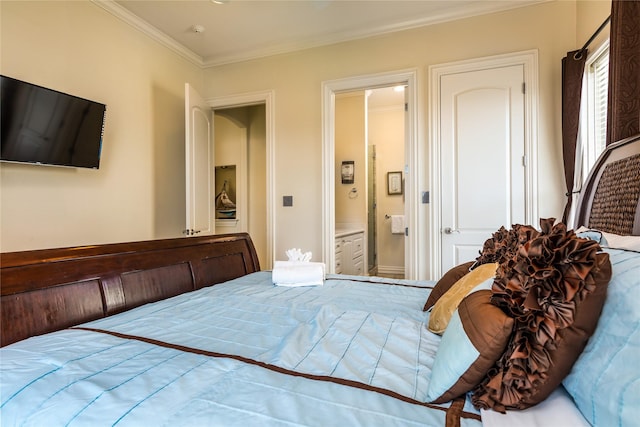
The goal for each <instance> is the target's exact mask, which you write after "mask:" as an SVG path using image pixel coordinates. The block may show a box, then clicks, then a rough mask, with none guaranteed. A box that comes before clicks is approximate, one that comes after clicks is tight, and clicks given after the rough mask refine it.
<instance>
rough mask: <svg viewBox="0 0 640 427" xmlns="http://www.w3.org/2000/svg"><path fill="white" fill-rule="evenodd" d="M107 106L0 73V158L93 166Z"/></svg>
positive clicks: (97, 153)
mask: <svg viewBox="0 0 640 427" xmlns="http://www.w3.org/2000/svg"><path fill="white" fill-rule="evenodd" d="M106 109H107V108H106V105H104V104H101V103H99V102H95V101H90V100H88V99H83V98H79V97H77V96H73V95H68V94H66V93H62V92H58V91H56V90H53V89H47V88H44V87H42V86H38V85H34V84H31V83H27V82H24V81H21V80H17V79H14V78H11V77H6V76H0V160H1V161H5V162H19V163H31V164H39V165H53V166H69V167H80V168H91V169H98V167H99V166H100V153H101V151H102V135H103V131H104V120H105V114H106Z"/></svg>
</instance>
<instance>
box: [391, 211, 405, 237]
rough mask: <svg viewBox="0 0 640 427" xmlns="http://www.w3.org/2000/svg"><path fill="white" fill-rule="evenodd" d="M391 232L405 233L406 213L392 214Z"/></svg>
mask: <svg viewBox="0 0 640 427" xmlns="http://www.w3.org/2000/svg"><path fill="white" fill-rule="evenodd" d="M391 234H404V215H391Z"/></svg>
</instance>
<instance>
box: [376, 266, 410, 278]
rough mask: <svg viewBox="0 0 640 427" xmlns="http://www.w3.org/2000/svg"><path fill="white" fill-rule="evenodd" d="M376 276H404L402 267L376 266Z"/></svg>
mask: <svg viewBox="0 0 640 427" xmlns="http://www.w3.org/2000/svg"><path fill="white" fill-rule="evenodd" d="M378 274H396V275H402V276H404V267H398V266H395V265H378Z"/></svg>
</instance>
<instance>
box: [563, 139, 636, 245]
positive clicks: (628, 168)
mask: <svg viewBox="0 0 640 427" xmlns="http://www.w3.org/2000/svg"><path fill="white" fill-rule="evenodd" d="M580 226H585V227H589V228H595V229H598V230H602V231H606V232H609V233H614V234H620V235H633V236H638V235H640V135H636V136H634V137H631V138H627V139H624V140H622V141H618V142H616V143H614V144H610V145H609V146H608V147H607V148H606V149H605V151H604V152H603V153H602V155H601V156H600V157H599V158H598V161H597V162H596V164H595V166H594V167H593V169H592V170H591V173H590V174H589V176H588V177H587V180H586V182H585V183H584V185H583V188H582V192H581V194H580V200H579V202H578V207H577V211H576V221H575V228H578V227H580Z"/></svg>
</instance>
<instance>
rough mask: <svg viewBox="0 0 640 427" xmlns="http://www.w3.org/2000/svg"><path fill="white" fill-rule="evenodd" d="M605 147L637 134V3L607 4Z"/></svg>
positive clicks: (639, 86)
mask: <svg viewBox="0 0 640 427" xmlns="http://www.w3.org/2000/svg"><path fill="white" fill-rule="evenodd" d="M610 31H611V34H610V41H609V49H610V50H609V99H608V111H607V144H610V143H612V142H616V141H619V140H621V139H624V138H628V137H630V136H634V135H637V134H638V133H640V1H628V0H613V1H612V2H611V30H610Z"/></svg>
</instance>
